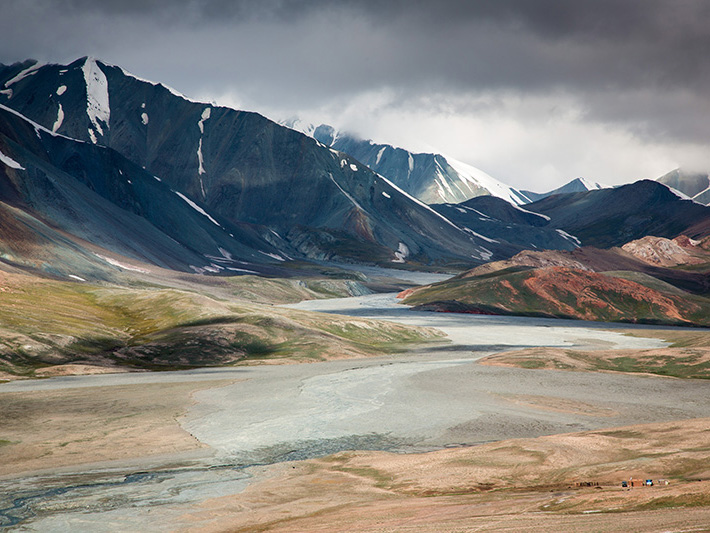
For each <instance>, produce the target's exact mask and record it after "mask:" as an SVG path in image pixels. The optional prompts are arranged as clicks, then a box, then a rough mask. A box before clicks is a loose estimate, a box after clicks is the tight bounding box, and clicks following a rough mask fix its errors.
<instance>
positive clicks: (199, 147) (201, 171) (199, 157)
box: [197, 137, 205, 193]
mask: <svg viewBox="0 0 710 533" xmlns="http://www.w3.org/2000/svg"><path fill="white" fill-rule="evenodd" d="M197 163H198V167H197V173H198V174H200V175H202V174H204V173H205V167H204V165H203V163H204V160H203V159H202V137H200V141H199V142H198V143H197ZM202 192H203V193H204V190H203V191H202Z"/></svg>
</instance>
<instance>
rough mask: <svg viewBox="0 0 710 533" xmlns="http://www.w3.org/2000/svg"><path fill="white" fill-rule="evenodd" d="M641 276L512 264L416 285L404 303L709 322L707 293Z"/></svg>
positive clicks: (451, 309) (534, 313)
mask: <svg viewBox="0 0 710 533" xmlns="http://www.w3.org/2000/svg"><path fill="white" fill-rule="evenodd" d="M641 279H642V280H643V281H644V282H645V283H639V282H638V281H635V280H631V279H624V278H622V277H617V276H612V275H607V274H601V273H597V272H592V271H590V270H582V269H578V268H569V267H566V266H545V267H541V268H530V267H511V268H506V269H503V270H498V271H495V272H488V273H484V274H479V275H475V274H474V275H470V273H469V275H468V276H467V277H458V278H455V279H451V280H447V281H444V282H442V283H437V284H434V285H429V286H425V287H420V288H418V289H415V290H413V291H411V293H410V294H408V295H405V297H404V303H406V304H408V305H415V306H417V309H420V310H431V311H443V312H465V313H485V314H505V315H526V316H546V317H555V318H575V319H582V320H596V321H609V322H632V323H647V324H672V325H703V326H708V325H710V300H709V299H707V298H704V297H700V296H693V295H690V294H688V293H685V292H683V291H681V290H678V289H676V288H674V287H672V286H669V285H666V284H665V283H662V282H657V280H655V279H654V278H651V277H649V276H645V277H642V278H641ZM654 281H656V283H655V285H656V286H651V285H654V283H653V282H654Z"/></svg>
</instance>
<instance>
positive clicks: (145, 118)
mask: <svg viewBox="0 0 710 533" xmlns="http://www.w3.org/2000/svg"><path fill="white" fill-rule="evenodd" d="M148 120H149V118H148V113H141V122H142V123H143V125H144V126H147V125H148Z"/></svg>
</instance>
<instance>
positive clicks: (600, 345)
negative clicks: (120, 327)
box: [0, 279, 710, 531]
mask: <svg viewBox="0 0 710 533" xmlns="http://www.w3.org/2000/svg"><path fill="white" fill-rule="evenodd" d="M419 281H420V282H424V280H419ZM426 281H432V280H430V279H429V280H426ZM291 307H296V308H299V309H309V310H317V311H322V312H327V313H333V312H337V313H342V314H346V315H350V316H357V317H372V318H378V319H382V320H389V321H395V322H401V323H404V324H407V325H427V326H434V327H437V328H440V329H442V330H443V331H444V332H445V333H447V335H448V336H449V338H450V339H451V343H450V344H440V345H437V346H434V347H431V346H430V347H429V348H422V349H420V350H416V351H411V352H408V353H405V354H401V355H397V356H386V357H373V358H367V359H358V360H338V361H329V362H323V363H314V364H304V365H262V366H246V367H236V368H222V369H204V370H192V371H184V372H164V373H131V374H112V375H100V376H73V377H64V378H52V379H46V380H33V381H22V382H14V383H6V384H2V385H0V393H2V394H3V395H6V397H10V396H9V395H17V396H16V397H17V398H21V395H22V394H23V393H30V392H32V393H33V394H36V395H37V396H36V398H41V397H44V398H47V399H49V400H51V401H52V402H61V401H64V402H66V405H67V407H66V411H65V412H64V416H65V417H66V418H65V419H64V420H65V422H66V421H69V420H71V419H72V417H75V418H76V417H78V418H81V417H85V418H86V417H88V418H87V420H88V419H89V418H90V416H89V415H87V413H91V411H92V409H93V410H95V411H97V412H100V411H101V409H104V410H105V412H102V414H101V416H103V417H104V418H105V423H104V426H103V430H104V433H105V435H103V436H102V435H99V434H100V433H101V428H99V429H96V434H92V435H90V436H89V437H86V442H81V443H78V442H64V443H58V444H57V446H58V447H57V453H59V454H60V455H59V456H61V450H62V449H68V450H69V451H72V450H75V452H74V453H76V454H79V455H80V457H79V458H78V459H77V460H76V461H75V462H74V463H72V464H73V465H74V466H68V467H65V468H61V469H58V468H54V469H51V468H50V469H47V468H46V466H45V470H43V471H37V470H36V469H35V470H34V471H29V472H25V473H19V472H18V473H16V474H14V475H6V476H3V477H2V478H0V494H2V495H3V496H2V497H0V524H1V525H3V526H12V525H19V524H21V526H22V527H23V528H24V529H25V530H28V531H47V530H52V531H76V530H80V529H84V530H92V531H115V530H131V529H133V530H137V529H141V530H151V531H161V530H176V529H180V528H183V527H184V528H188V529H189V528H191V527H194V526H195V525H196V523H195V522H194V521H191V520H192V518H191V516H192V513H193V512H196V511H197V510H198V509H200V508H202V506H203V502H207V501H218V500H219V498H221V497H225V496H227V495H230V494H235V493H238V492H240V491H242V490H244V489H245V488H246V487H247V486H249V485H250V483H253V482H254V481H259V480H264V479H268V476H270V475H272V474H270V473H269V472H271V470H269V468H266V466H265V465H270V464H276V463H282V464H283V463H284V462H288V461H294V460H300V459H308V458H315V457H322V456H326V455H328V454H332V453H335V452H340V451H343V450H388V451H395V452H422V451H428V450H436V449H441V448H446V447H459V446H467V445H473V444H480V443H484V442H491V441H499V440H503V439H509V438H533V437H538V436H541V435H553V434H560V433H569V432H575V431H583V430H591V429H598V428H611V427H618V426H625V425H631V424H639V423H651V422H667V421H672V420H681V419H692V418H698V417H702V416H705V415H707V413H708V412H710V395H708V394H707V383H706V382H705V381H702V380H675V379H668V378H648V377H645V376H634V375H624V374H613V373H603V374H599V373H582V372H556V371H546V370H535V371H529V370H524V369H518V368H508V367H501V366H482V365H479V364H477V363H476V361H477V359H479V358H481V357H484V356H487V355H490V354H492V353H495V352H500V351H502V350H508V349H514V348H526V347H535V346H552V347H556V348H563V347H570V348H575V349H584V350H594V349H615V348H619V349H621V348H623V349H646V348H660V347H663V346H665V345H666V344H667V343H664V342H663V341H661V340H658V339H655V338H644V337H643V332H644V328H643V327H628V326H624V328H625V329H633V330H634V332H635V334H636V335H637V336H628V335H624V334H622V333H620V332H614V331H610V330H609V327H610V326H609V325H608V324H600V323H587V322H577V321H562V320H548V319H533V318H515V317H492V316H472V315H455V314H431V313H418V312H412V311H409V310H407V309H406V308H404V307H403V306H401V305H398V304H397V303H396V299H395V295H394V294H384V295H382V294H381V295H371V296H363V297H357V298H347V299H336V300H321V301H312V302H302V303H301V304H295V305H292V306H291ZM121 394H123V396H122V397H121V396H120V395H121ZM68 395H69V396H68ZM67 397H70V398H71V401H67ZM112 398H113V399H112ZM121 398H122V399H121ZM131 399H132V400H131ZM131 401H134V403H135V402H137V403H136V405H138V404H139V403H140V404H142V405H143V406H144V407H145V409H144V410H143V411H136V410H135V409H134V410H131V409H132V408H130V406H131V405H133V404H131ZM55 405H58V404H57V403H55ZM551 405H553V406H554V405H556V406H557V407H558V408H554V409H551V408H550V406H551ZM157 406H160V409H157ZM559 406H562V407H561V408H560V407H559ZM185 409H186V410H187V411H186V412H185ZM112 410H115V417H111V416H110V413H111V411H112ZM144 411H145V412H144ZM181 413H183V414H181ZM174 420H177V422H178V423H179V426H178V425H177V424H175V422H174ZM122 424H123V425H122ZM161 424H162V426H161ZM60 426H61V425H60ZM51 427H52V426H51V424H50V425H49V426H44V427H43V429H44V430H45V431H50V430H51ZM87 427H88V423H87ZM166 428H168V429H169V430H168V429H166ZM84 429H86V428H84ZM141 430H143V431H146V432H147V434H148V435H173V436H172V437H171V438H172V439H173V440H172V441H171V442H172V444H171V442H168V443H165V444H166V445H165V446H163V447H162V448H161V449H160V450H161V452H160V453H161V455H151V453H150V451H149V448H146V449H145V450H144V451H145V453H143V454H140V453H137V454H136V455H132V454H131V447H133V446H135V447H136V448H135V449H136V451H138V452H140V450H142V448H140V445H141V435H140V434H137V431H138V432H140V431H141ZM38 431H39V430H38ZM77 431H78V430H77ZM87 431H88V430H87ZM131 431H133V433H131ZM150 431H152V432H153V433H150ZM166 431H167V433H166ZM170 431H172V432H173V433H170ZM48 438H49V437H48ZM105 438H109V439H110V442H106V441H105V440H102V439H105ZM68 440H69V439H68ZM97 449H100V450H101V453H98V452H96V450H97ZM0 450H1V448H0ZM92 450H93V451H94V452H95V453H92ZM106 450H114V454H113V455H112V454H111V453H108V454H107V453H106ZM146 450H148V451H146ZM141 455H142V456H141ZM47 464H49V465H51V462H50V463H45V465H47ZM295 464H297V463H294V465H295ZM265 476H266V477H265ZM213 519H215V517H211V518H209V517H208V518H200V521H199V525H200V526H204V527H206V528H207V529H209V527H210V524H212V520H213Z"/></svg>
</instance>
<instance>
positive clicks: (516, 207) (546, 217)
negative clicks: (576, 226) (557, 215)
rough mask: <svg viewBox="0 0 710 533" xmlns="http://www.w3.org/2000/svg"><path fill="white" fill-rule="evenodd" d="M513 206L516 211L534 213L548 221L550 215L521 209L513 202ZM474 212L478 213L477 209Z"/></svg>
mask: <svg viewBox="0 0 710 533" xmlns="http://www.w3.org/2000/svg"><path fill="white" fill-rule="evenodd" d="M513 207H514V208H515V209H517V210H518V211H522V212H523V213H527V214H528V215H535V216H536V217H540V218H542V219H544V220H547V221H548V222H549V221H550V217H548V216H547V215H543V214H540V213H535V212H533V211H528V210H527V209H523V208H522V207H520V206H519V205H515V204H513ZM476 212H477V213H478V211H476Z"/></svg>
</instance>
